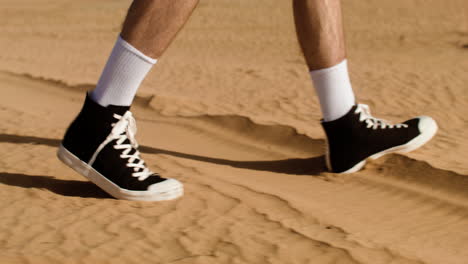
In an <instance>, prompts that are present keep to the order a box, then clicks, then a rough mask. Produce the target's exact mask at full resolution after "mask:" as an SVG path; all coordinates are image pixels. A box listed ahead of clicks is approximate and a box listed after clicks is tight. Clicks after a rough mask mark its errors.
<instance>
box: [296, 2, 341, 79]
mask: <svg viewBox="0 0 468 264" xmlns="http://www.w3.org/2000/svg"><path fill="white" fill-rule="evenodd" d="M293 8H294V20H295V23H296V31H297V36H298V40H299V44H300V45H301V48H302V51H303V52H304V56H305V59H306V62H307V65H308V66H309V69H310V70H318V69H323V68H328V67H331V66H333V65H336V64H338V63H339V62H341V61H343V60H344V59H345V57H346V53H345V44H344V37H343V25H342V17H341V5H340V0H294V1H293Z"/></svg>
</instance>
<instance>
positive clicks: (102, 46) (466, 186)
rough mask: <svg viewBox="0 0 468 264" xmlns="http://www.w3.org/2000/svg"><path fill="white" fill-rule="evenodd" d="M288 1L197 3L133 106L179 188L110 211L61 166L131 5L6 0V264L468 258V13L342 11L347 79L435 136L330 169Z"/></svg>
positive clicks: (366, 99)
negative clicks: (64, 141)
mask: <svg viewBox="0 0 468 264" xmlns="http://www.w3.org/2000/svg"><path fill="white" fill-rule="evenodd" d="M290 2H291V1H286V0H283V1H271V0H256V1H250V0H237V1H232V0H201V3H200V5H199V7H198V8H197V10H196V11H195V13H194V15H193V17H192V18H191V20H190V22H189V23H188V25H187V26H186V28H185V29H184V30H183V31H182V32H181V34H180V35H179V36H178V37H177V39H176V41H175V42H174V44H173V45H172V46H171V47H170V49H169V50H168V51H167V53H166V54H165V55H164V57H163V58H162V59H161V60H160V62H159V63H158V64H157V66H156V67H155V69H154V70H153V71H152V72H151V74H150V76H149V77H148V78H147V80H146V81H145V83H144V84H143V86H142V88H141V90H140V91H139V94H138V99H137V100H136V103H135V106H134V108H133V109H134V113H135V115H136V118H137V121H138V124H139V134H138V135H137V138H138V139H139V142H140V144H141V145H142V147H141V150H142V152H143V157H144V158H145V160H146V161H147V163H148V164H149V165H150V166H151V167H152V168H153V169H154V170H156V171H158V172H160V173H162V174H163V175H165V176H167V177H173V178H177V179H179V180H181V181H182V182H184V184H185V190H186V194H185V196H184V197H183V198H181V199H179V200H176V201H172V202H163V203H143V202H141V203H139V202H127V201H117V200H115V199H112V198H110V197H109V196H108V195H106V194H105V193H104V192H103V191H101V190H100V189H98V188H97V187H95V186H94V185H93V184H91V183H89V182H87V181H86V180H85V179H84V178H82V177H81V176H79V175H77V174H76V173H74V172H73V171H72V170H70V169H68V168H67V167H65V166H64V165H62V164H61V163H60V162H59V161H58V160H57V158H56V156H55V152H56V150H57V146H58V145H59V143H60V140H61V137H62V135H63V133H64V130H65V129H66V127H67V126H68V124H69V122H70V121H71V120H72V118H74V116H75V115H76V114H77V112H78V110H79V109H80V107H81V104H82V101H83V98H84V91H85V90H86V89H92V88H93V86H94V85H95V83H96V81H97V78H98V77H99V74H100V71H101V69H102V67H103V65H104V63H105V60H106V58H107V56H108V54H109V52H110V49H111V47H112V45H113V43H114V41H115V38H116V35H117V34H118V32H119V29H120V26H121V21H122V19H123V16H124V15H125V12H126V8H127V7H128V5H129V3H130V1H128V0H125V1H124V0H102V1H95V0H80V1H72V0H0V48H1V52H0V121H1V122H0V149H1V151H0V216H1V217H0V263H52V264H53V263H113V264H115V263H178V264H189V263H195V264H196V263H200V264H208V263H236V264H238V263H251V264H256V263H278V264H280V263H281V264H285V263H318V264H325V263H340V264H344V263H369V264H403V263H404V264H410V263H411V264H412V263H432V264H436V263H437V264H466V263H468V163H467V162H466V159H467V158H466V153H467V151H468V140H467V138H466V131H467V130H468V109H467V107H466V105H467V102H468V93H467V90H466V89H467V88H468V87H467V84H468V74H467V72H468V2H467V1H466V0H451V1H443V0H425V1H421V0H365V1H352V0H344V1H343V5H344V21H345V24H346V25H345V29H346V38H347V43H348V54H349V56H348V57H349V64H350V70H351V78H352V81H353V85H354V88H355V90H356V94H357V97H358V98H359V101H360V102H363V103H367V104H369V105H370V106H371V109H372V110H373V113H374V114H375V115H376V116H378V117H383V118H385V119H389V120H394V121H402V120H405V119H407V118H409V117H412V116H415V115H420V114H425V115H430V116H433V117H434V118H435V119H436V120H437V122H438V123H439V127H440V130H439V133H438V134H437V136H436V137H435V138H434V139H433V140H432V141H431V142H429V143H428V144H427V145H426V146H424V147H423V148H421V149H419V150H417V151H415V152H412V153H409V154H406V155H388V156H385V157H383V158H381V159H379V160H377V161H375V162H371V163H369V164H368V165H367V166H366V168H365V169H364V170H363V171H361V172H358V173H355V174H353V175H334V174H330V173H327V172H325V168H324V158H323V153H324V135H323V132H322V130H321V127H320V124H319V122H318V120H319V119H320V112H319V107H318V104H317V100H316V97H315V95H314V92H313V88H312V87H311V83H310V80H309V79H308V74H307V69H306V66H305V64H304V60H303V58H302V56H301V54H300V51H299V47H298V44H297V42H296V39H295V33H294V27H293V20H292V14H291V3H290Z"/></svg>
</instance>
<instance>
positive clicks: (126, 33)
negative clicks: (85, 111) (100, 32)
mask: <svg viewBox="0 0 468 264" xmlns="http://www.w3.org/2000/svg"><path fill="white" fill-rule="evenodd" d="M197 3H198V0H134V1H133V3H132V5H131V6H130V9H129V11H128V14H127V17H126V19H125V22H124V25H123V30H122V32H121V34H120V37H119V38H118V39H117V42H116V44H115V46H114V49H113V51H112V53H111V55H110V57H109V59H108V61H107V64H106V67H105V68H104V70H103V73H102V74H101V78H100V79H99V82H98V84H97V86H96V89H94V90H93V92H92V93H91V97H92V99H93V100H94V101H96V102H97V103H99V104H100V105H102V106H107V105H110V104H112V105H130V104H131V103H132V101H133V98H134V96H135V94H136V92H137V90H138V88H139V86H140V84H141V83H142V81H143V80H144V78H145V77H146V75H147V74H148V72H149V71H150V70H151V68H152V66H153V65H154V64H155V63H156V62H157V59H159V57H161V55H162V54H163V52H164V51H165V50H166V48H167V47H168V46H169V44H170V43H171V42H172V40H173V39H174V37H175V36H176V34H177V32H179V30H180V29H181V28H182V27H183V26H184V24H185V22H187V20H188V18H189V16H190V14H191V13H192V11H193V10H194V9H195V7H196V5H197Z"/></svg>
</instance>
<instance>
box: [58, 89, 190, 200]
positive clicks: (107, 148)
mask: <svg viewBox="0 0 468 264" xmlns="http://www.w3.org/2000/svg"><path fill="white" fill-rule="evenodd" d="M135 134H136V124H135V119H134V118H133V116H132V113H131V112H130V111H129V107H122V106H112V105H111V106H108V107H103V106H101V105H99V104H97V103H95V102H94V101H93V100H91V98H89V96H86V100H85V103H84V106H83V109H82V110H81V112H80V113H79V115H78V117H77V118H76V119H75V120H74V121H73V123H72V124H71V125H70V127H69V128H68V130H67V132H66V133H65V137H64V139H63V141H62V145H61V146H60V148H59V150H58V152H57V156H58V157H59V159H60V160H61V161H62V162H64V163H65V164H66V165H68V166H70V167H71V168H73V169H74V170H75V171H77V172H78V173H80V174H81V175H83V176H84V177H86V178H88V179H89V180H90V181H92V182H93V183H95V184H96V185H97V186H99V187H100V188H101V189H103V190H104V191H106V192H107V193H109V194H110V195H112V196H113V197H115V198H117V199H125V200H133V201H161V200H171V199H175V198H177V197H180V196H182V195H183V186H182V184H181V183H180V182H179V181H177V180H175V179H165V178H162V177H160V176H159V175H158V174H156V173H154V172H152V171H150V170H149V169H148V168H147V167H146V164H145V162H144V161H143V160H142V159H141V158H140V152H139V151H138V144H137V142H136V140H135Z"/></svg>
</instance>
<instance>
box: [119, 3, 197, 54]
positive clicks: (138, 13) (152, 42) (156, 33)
mask: <svg viewBox="0 0 468 264" xmlns="http://www.w3.org/2000/svg"><path fill="white" fill-rule="evenodd" d="M197 3H198V0H134V1H133V3H132V5H131V6H130V9H129V11H128V14H127V17H126V19H125V22H124V26H123V30H122V33H121V36H122V38H123V39H124V40H126V41H127V42H129V43H130V44H132V45H133V46H134V47H135V48H137V49H138V50H139V51H141V52H143V53H144V54H145V55H147V56H149V57H151V58H155V59H157V58H159V57H160V56H161V55H162V54H163V52H164V51H165V50H166V48H167V47H168V46H169V44H170V43H171V41H172V40H173V39H174V37H175V36H176V34H177V32H179V30H180V29H181V28H182V27H183V25H184V24H185V22H187V20H188V18H189V17H190V14H191V13H192V11H193V10H194V9H195V7H196V6H197Z"/></svg>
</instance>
